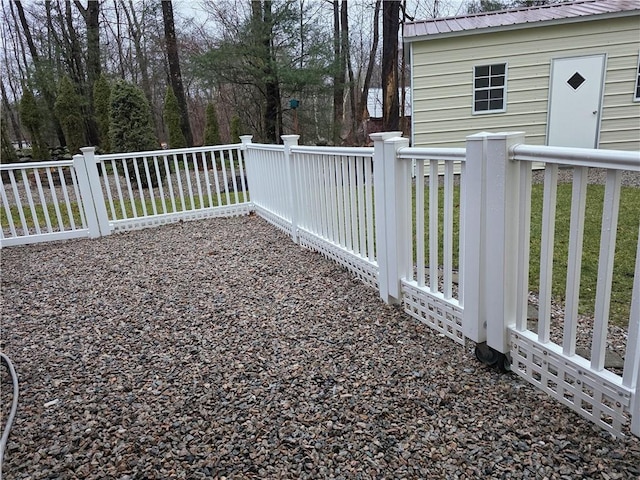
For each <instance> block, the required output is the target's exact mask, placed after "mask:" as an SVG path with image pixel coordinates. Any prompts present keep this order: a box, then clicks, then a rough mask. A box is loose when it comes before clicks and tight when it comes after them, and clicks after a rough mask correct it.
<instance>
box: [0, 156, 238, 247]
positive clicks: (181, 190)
mask: <svg viewBox="0 0 640 480" xmlns="http://www.w3.org/2000/svg"><path fill="white" fill-rule="evenodd" d="M81 150H82V155H76V156H75V157H74V158H73V160H68V161H53V162H35V163H19V164H8V165H0V171H1V173H2V185H1V190H0V194H1V198H2V214H1V215H2V217H1V219H2V236H1V237H0V245H2V246H10V245H19V244H25V243H34V242H44V241H51V240H63V239H68V238H76V237H92V238H95V237H99V236H102V235H109V234H110V233H112V232H113V231H121V230H131V229H136V228H142V227H147V226H153V225H161V224H165V223H170V222H175V221H178V220H194V219H201V218H207V217H212V216H229V215H242V214H248V213H249V211H250V202H249V190H248V186H247V178H246V177H247V176H246V168H245V164H244V158H243V153H242V145H241V144H236V145H221V146H210V147H197V148H189V149H176V150H158V151H149V152H134V153H126V154H123V153H118V154H109V155H95V149H94V148H93V147H86V148H82V149H81Z"/></svg>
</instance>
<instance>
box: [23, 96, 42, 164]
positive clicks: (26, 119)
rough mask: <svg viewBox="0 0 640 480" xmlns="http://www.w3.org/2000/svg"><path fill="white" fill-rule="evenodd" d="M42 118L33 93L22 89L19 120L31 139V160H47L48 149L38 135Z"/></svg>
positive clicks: (39, 134)
mask: <svg viewBox="0 0 640 480" xmlns="http://www.w3.org/2000/svg"><path fill="white" fill-rule="evenodd" d="M42 118H43V117H42V113H41V112H40V109H39V108H38V104H37V103H36V98H35V97H34V96H33V92H31V90H29V88H27V87H26V86H25V87H23V92H22V98H21V99H20V120H21V122H22V125H24V127H25V128H26V129H27V131H28V132H29V136H30V137H31V158H32V159H33V160H48V159H49V149H48V148H47V145H46V144H45V142H44V140H43V139H42V135H41V133H40V132H41V131H42V129H43V125H42Z"/></svg>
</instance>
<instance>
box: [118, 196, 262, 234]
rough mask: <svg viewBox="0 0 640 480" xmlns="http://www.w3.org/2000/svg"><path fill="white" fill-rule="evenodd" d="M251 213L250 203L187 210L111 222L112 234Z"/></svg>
mask: <svg viewBox="0 0 640 480" xmlns="http://www.w3.org/2000/svg"><path fill="white" fill-rule="evenodd" d="M250 212H251V204H250V203H238V204H235V205H226V206H222V207H213V208H205V209H202V210H189V211H186V212H178V213H170V214H166V215H153V216H149V217H138V218H128V219H126V220H116V221H114V222H111V225H112V227H113V231H114V232H124V231H127V230H139V229H141V228H147V227H156V226H160V225H167V224H169V223H176V222H179V221H181V220H182V221H185V222H186V221H189V220H203V219H205V218H214V217H237V216H240V215H248V214H249V213H250Z"/></svg>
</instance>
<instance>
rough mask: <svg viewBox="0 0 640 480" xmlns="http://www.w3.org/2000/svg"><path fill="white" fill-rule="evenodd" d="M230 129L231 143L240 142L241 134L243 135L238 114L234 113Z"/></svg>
mask: <svg viewBox="0 0 640 480" xmlns="http://www.w3.org/2000/svg"><path fill="white" fill-rule="evenodd" d="M229 130H230V131H231V143H240V141H241V140H240V135H242V124H241V122H240V117H239V116H238V115H234V116H233V117H231V126H230V128H229Z"/></svg>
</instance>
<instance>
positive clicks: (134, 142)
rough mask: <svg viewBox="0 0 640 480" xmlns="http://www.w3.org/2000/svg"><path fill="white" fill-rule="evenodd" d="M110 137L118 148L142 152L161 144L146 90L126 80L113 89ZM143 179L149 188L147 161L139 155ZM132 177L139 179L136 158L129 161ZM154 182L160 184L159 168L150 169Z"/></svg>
mask: <svg viewBox="0 0 640 480" xmlns="http://www.w3.org/2000/svg"><path fill="white" fill-rule="evenodd" d="M109 123H110V129H109V132H110V138H111V146H112V149H113V151H114V152H140V151H145V150H155V149H156V148H157V146H158V143H157V139H156V137H155V134H154V132H153V126H152V123H151V109H150V107H149V103H148V102H147V98H146V97H145V96H144V93H143V92H142V90H140V89H139V88H138V87H136V86H135V85H132V84H131V83H128V82H125V81H119V82H118V83H116V84H115V85H114V88H113V89H112V91H111V102H110V109H109ZM137 162H138V170H139V172H140V183H141V184H142V187H143V188H147V187H148V186H149V185H148V182H147V178H146V174H145V169H144V162H143V160H142V159H138V161H137ZM127 167H128V170H129V177H130V178H131V179H132V181H135V180H133V179H135V178H136V177H135V168H134V165H133V162H128V163H127ZM149 174H150V176H151V183H152V185H153V186H156V185H157V184H158V179H157V176H156V172H155V168H150V169H149Z"/></svg>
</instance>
